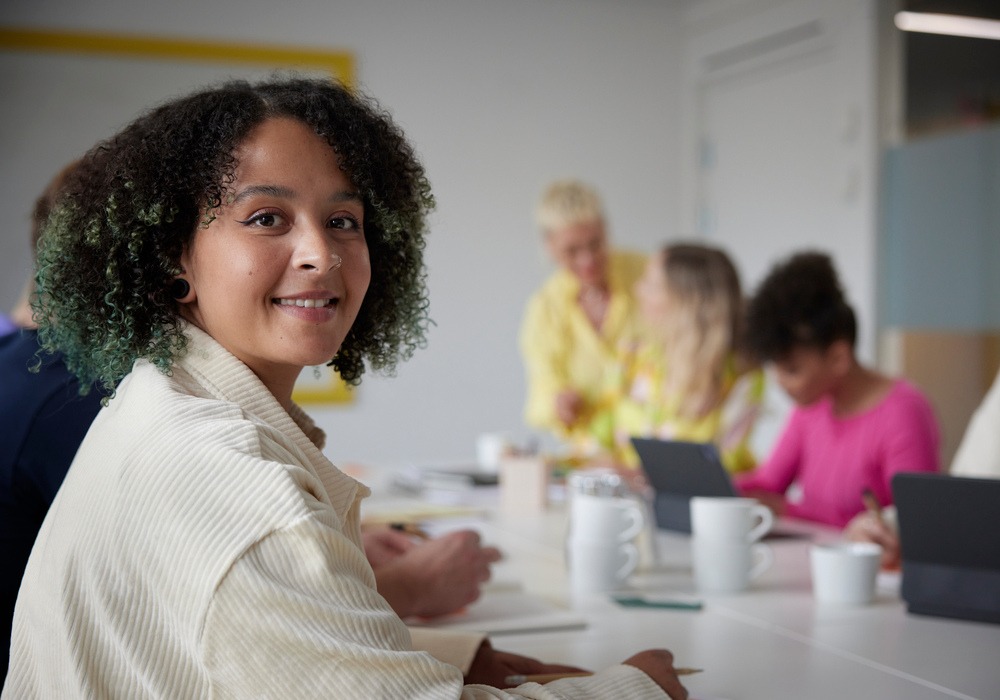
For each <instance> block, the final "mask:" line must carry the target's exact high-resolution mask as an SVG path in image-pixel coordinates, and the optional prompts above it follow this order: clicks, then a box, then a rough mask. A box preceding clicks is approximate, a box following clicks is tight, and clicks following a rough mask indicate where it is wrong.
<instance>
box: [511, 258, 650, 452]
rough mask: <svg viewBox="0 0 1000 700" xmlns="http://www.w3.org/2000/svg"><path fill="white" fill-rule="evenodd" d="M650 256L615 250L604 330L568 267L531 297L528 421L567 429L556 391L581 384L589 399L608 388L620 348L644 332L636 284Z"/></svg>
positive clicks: (525, 348) (526, 331)
mask: <svg viewBox="0 0 1000 700" xmlns="http://www.w3.org/2000/svg"><path fill="white" fill-rule="evenodd" d="M645 265H646V258H645V256H642V255H638V254H636V253H627V252H614V253H612V254H611V260H610V264H609V270H608V275H609V279H608V284H609V287H610V292H611V298H610V300H609V302H608V310H607V314H606V315H605V318H604V323H603V325H602V326H601V329H600V331H596V330H595V329H594V327H593V326H592V325H591V323H590V321H589V320H588V319H587V316H586V315H585V314H584V312H583V310H582V309H581V308H580V305H579V303H578V302H577V297H578V295H579V293H580V285H579V283H578V282H577V280H576V278H575V277H574V276H573V275H572V274H571V273H569V272H567V271H565V270H560V271H558V272H556V273H554V274H553V275H552V277H550V278H549V280H548V281H547V282H546V283H545V285H544V286H543V287H542V288H541V289H540V290H538V291H537V292H536V293H535V294H534V296H532V298H531V299H530V301H529V302H528V306H527V309H526V312H525V315H524V321H523V323H522V325H521V333H520V346H521V355H522V358H523V360H524V366H525V371H526V374H527V384H528V398H527V402H526V404H525V409H524V419H525V421H526V422H527V423H528V425H531V426H534V427H537V428H543V429H545V430H550V431H552V432H554V433H556V434H557V435H561V436H565V435H566V434H567V432H568V431H567V429H566V426H564V425H563V424H562V423H561V422H560V421H559V419H558V418H557V417H556V412H555V407H556V396H558V395H559V393H560V392H561V391H564V390H565V389H575V390H576V391H578V392H579V393H580V394H581V395H582V396H583V397H584V400H585V402H586V403H587V404H588V405H592V404H593V402H595V401H596V400H597V399H598V398H599V397H600V396H601V394H602V392H603V390H604V386H605V382H606V381H607V374H608V371H609V370H611V369H613V368H614V367H615V365H616V363H617V354H618V351H617V348H618V347H619V346H620V345H621V344H623V343H627V342H634V340H635V339H636V338H637V337H638V335H639V333H640V324H639V320H638V313H637V310H636V308H635V300H634V297H633V293H632V288H633V287H634V286H635V283H636V281H637V280H638V279H639V277H641V276H642V272H643V269H644V268H645Z"/></svg>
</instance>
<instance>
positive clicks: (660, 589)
mask: <svg viewBox="0 0 1000 700" xmlns="http://www.w3.org/2000/svg"><path fill="white" fill-rule="evenodd" d="M380 491H381V493H382V494H383V495H380V496H377V497H375V498H374V499H373V500H372V502H371V504H366V506H365V508H364V509H363V512H371V513H378V512H379V511H380V510H381V511H383V512H384V511H390V512H391V511H394V510H396V511H398V510H399V509H400V508H405V507H407V505H408V504H409V505H414V504H415V501H414V500H413V499H412V498H400V497H398V496H396V495H394V496H393V497H391V498H388V497H386V496H385V494H386V491H385V490H384V483H383V486H378V485H376V493H379V492H380ZM468 497H469V499H471V500H470V501H468V503H471V504H472V505H473V506H474V507H476V508H477V509H480V512H479V513H478V514H477V515H476V516H474V517H464V518H456V519H452V520H440V521H437V522H436V523H435V524H434V529H435V530H436V531H443V530H447V529H452V528H457V527H473V528H475V529H477V530H479V531H480V533H481V534H482V537H483V539H484V541H486V542H489V543H492V544H495V545H497V546H499V547H500V548H501V549H502V550H503V551H504V553H505V559H504V560H503V561H502V562H500V563H499V564H497V565H496V567H495V569H494V579H495V580H497V581H508V582H509V581H517V582H519V583H520V584H521V585H522V586H523V587H524V589H525V590H526V591H528V592H530V593H532V594H536V595H538V596H539V597H542V598H545V599H546V600H548V601H551V602H553V603H556V604H558V605H560V606H564V607H567V608H570V609H572V610H574V611H576V612H578V613H580V614H581V615H582V616H583V617H584V618H585V619H586V621H587V626H586V628H584V629H575V630H562V631H547V632H531V633H519V634H504V635H500V636H496V637H494V638H493V642H494V646H496V647H498V648H501V649H504V650H507V651H513V652H517V653H521V654H526V655H529V656H533V657H537V658H540V659H542V660H545V661H551V662H558V663H568V664H573V665H576V666H582V667H585V668H591V669H598V668H602V667H605V666H609V665H612V664H615V663H618V662H620V661H622V660H624V659H625V658H627V657H628V656H630V655H632V654H633V653H635V652H638V651H641V650H643V649H647V648H667V649H670V650H671V652H673V654H674V657H675V661H676V665H678V666H693V667H698V668H702V669H704V672H703V673H700V674H697V675H692V676H688V677H686V678H684V684H685V686H686V687H687V688H688V690H689V691H690V692H691V695H692V697H693V698H701V699H702V700H717V699H723V700H757V699H761V700H764V699H767V700H783V699H786V698H788V699H792V698H795V699H798V698H802V699H805V700H827V699H829V700H843V699H845V698H851V699H868V698H872V699H879V700H897V699H898V700H939V699H943V698H963V699H969V698H974V699H976V700H1000V625H991V624H986V623H975V622H964V621H959V620H948V619H942V618H931V617H921V616H916V615H911V614H908V613H907V612H906V609H905V606H904V604H903V602H902V601H901V600H900V598H899V595H898V580H897V581H896V585H893V581H892V580H882V581H881V583H880V587H879V592H878V594H877V597H876V600H875V602H874V603H873V604H871V605H867V606H838V605H822V604H817V602H816V601H815V599H814V598H813V596H812V593H811V582H810V576H809V558H808V557H809V554H808V552H809V543H810V539H806V538H801V539H777V540H771V541H769V542H768V544H769V545H770V546H771V547H772V549H773V552H774V555H775V562H774V564H773V565H772V566H771V568H770V569H768V570H767V571H766V572H764V574H763V575H762V576H761V577H760V578H759V579H757V580H756V581H754V582H753V584H752V585H751V588H750V589H749V590H748V591H745V592H743V593H739V594H730V595H703V594H700V593H698V592H697V591H696V590H695V587H694V581H693V577H692V572H691V562H690V550H689V540H688V537H687V536H684V535H679V534H676V533H668V532H666V531H662V530H661V531H658V532H657V533H656V536H655V545H656V551H657V560H658V561H657V562H656V563H655V564H654V565H652V566H648V567H646V568H645V569H644V570H641V571H639V572H637V573H636V574H634V575H633V576H632V577H631V578H630V579H629V582H628V584H629V585H628V589H627V590H628V591H630V592H634V593H636V594H649V595H660V596H662V595H664V594H667V595H670V594H673V595H676V596H678V597H680V598H682V599H689V598H696V599H698V600H699V601H701V602H702V603H703V607H702V609H701V610H698V611H690V610H665V609H648V608H643V609H638V608H626V607H622V606H620V605H618V604H617V603H615V602H614V601H613V600H612V599H611V598H610V597H609V596H607V595H595V596H588V597H586V598H582V599H581V598H574V597H572V596H571V595H569V591H568V584H567V576H566V568H565V564H564V556H563V542H564V537H565V532H566V527H567V522H566V508H565V504H564V503H552V504H550V505H549V506H548V507H547V508H546V510H545V511H544V512H528V513H525V512H519V513H514V512H503V511H500V510H499V509H498V508H497V507H496V500H497V499H496V489H495V488H494V489H488V488H482V487H477V488H476V489H474V490H470V492H469V494H468ZM452 502H453V503H462V502H463V501H462V500H461V496H459V497H458V498H455V497H452ZM805 529H806V530H809V531H810V533H811V535H812V537H813V539H827V540H829V539H834V538H835V537H836V533H833V532H830V531H824V530H817V529H815V528H805ZM486 595H489V591H488V590H487V593H486Z"/></svg>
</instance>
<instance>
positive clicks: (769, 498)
mask: <svg viewBox="0 0 1000 700" xmlns="http://www.w3.org/2000/svg"><path fill="white" fill-rule="evenodd" d="M743 495H744V496H746V497H747V498H755V499H757V500H758V501H760V502H761V503H762V504H763V505H765V506H767V507H768V509H770V511H771V512H772V513H774V517H776V518H778V517H780V516H782V515H784V514H785V509H786V503H785V497H784V495H783V494H780V493H771V492H770V491H760V490H757V491H747V492H746V493H744V494H743Z"/></svg>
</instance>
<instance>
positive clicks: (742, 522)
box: [691, 496, 774, 542]
mask: <svg viewBox="0 0 1000 700" xmlns="http://www.w3.org/2000/svg"><path fill="white" fill-rule="evenodd" d="M773 526H774V515H773V514H772V513H771V510H770V509H769V508H768V507H767V506H764V505H761V504H760V503H759V502H757V501H756V500H754V499H753V498H727V497H711V496H694V497H693V498H692V499H691V534H692V535H693V536H694V537H697V538H698V539H702V540H712V541H723V542H733V541H736V542H756V541H757V540H759V539H760V538H761V537H763V536H764V535H766V534H767V533H768V532H770V530H771V528H772V527H773Z"/></svg>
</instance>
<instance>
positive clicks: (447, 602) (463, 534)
mask: <svg viewBox="0 0 1000 700" xmlns="http://www.w3.org/2000/svg"><path fill="white" fill-rule="evenodd" d="M396 534H404V533H396ZM404 537H408V536H406V535H405V534H404ZM387 542H389V540H388V539H381V540H380V542H379V544H380V545H385V544H386V543H387ZM400 549H401V550H402V551H398V553H397V554H396V556H390V557H389V558H385V555H386V554H387V553H388V554H391V550H392V545H391V544H390V546H388V547H381V546H380V547H379V550H378V553H377V554H378V556H379V557H382V561H381V563H380V564H379V565H377V566H376V565H375V564H374V563H373V565H372V568H373V569H374V570H375V581H376V583H377V585H378V592H379V593H381V594H382V597H383V598H385V599H386V600H387V601H388V602H389V605H391V606H392V609H393V610H395V611H396V614H397V615H399V616H400V617H403V618H405V617H411V616H413V615H419V616H420V617H437V616H439V615H446V614H448V613H451V612H455V611H457V610H460V609H462V608H464V607H465V606H466V605H468V604H469V603H471V602H473V601H475V600H476V599H477V598H479V589H480V586H481V585H482V584H483V583H485V582H486V581H488V580H489V578H490V564H492V563H493V562H495V561H497V560H499V559H500V550H498V549H497V548H496V547H483V546H481V545H480V542H479V535H478V533H476V532H473V531H472V530H460V531H457V532H450V533H448V534H447V535H444V536H442V537H438V538H435V539H432V540H427V541H422V542H421V541H416V542H414V541H413V540H411V546H409V547H405V548H404V547H401V548H400ZM365 552H366V553H367V552H368V549H367V540H366V547H365Z"/></svg>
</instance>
